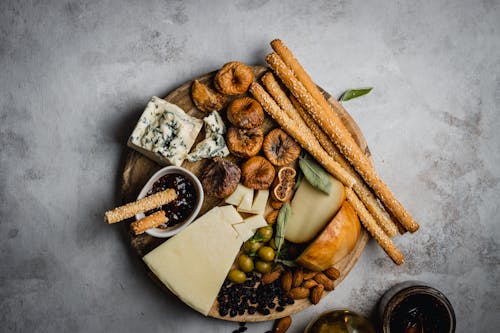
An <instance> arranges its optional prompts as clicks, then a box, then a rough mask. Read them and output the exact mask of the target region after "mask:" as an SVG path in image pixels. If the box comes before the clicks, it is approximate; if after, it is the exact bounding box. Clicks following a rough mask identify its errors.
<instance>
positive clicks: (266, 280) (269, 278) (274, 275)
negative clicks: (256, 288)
mask: <svg viewBox="0 0 500 333" xmlns="http://www.w3.org/2000/svg"><path fill="white" fill-rule="evenodd" d="M280 275H281V272H280V271H272V272H269V273H266V274H264V275H263V276H262V284H270V283H273V282H274V281H276V280H278V279H279V277H280Z"/></svg>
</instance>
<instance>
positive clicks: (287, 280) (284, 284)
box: [281, 271, 292, 292]
mask: <svg viewBox="0 0 500 333" xmlns="http://www.w3.org/2000/svg"><path fill="white" fill-rule="evenodd" d="M281 288H282V289H283V290H284V291H285V292H289V291H290V289H292V272H290V271H285V272H283V274H281Z"/></svg>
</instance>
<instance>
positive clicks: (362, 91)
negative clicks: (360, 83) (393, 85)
mask: <svg viewBox="0 0 500 333" xmlns="http://www.w3.org/2000/svg"><path fill="white" fill-rule="evenodd" d="M372 89H373V87H368V88H359V89H349V90H346V91H345V92H344V93H343V94H342V96H340V98H339V101H341V102H345V101H348V100H350V99H353V98H358V97H361V96H363V95H366V94H368V93H369V92H370V91H372Z"/></svg>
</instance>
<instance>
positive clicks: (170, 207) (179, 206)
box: [146, 173, 196, 229]
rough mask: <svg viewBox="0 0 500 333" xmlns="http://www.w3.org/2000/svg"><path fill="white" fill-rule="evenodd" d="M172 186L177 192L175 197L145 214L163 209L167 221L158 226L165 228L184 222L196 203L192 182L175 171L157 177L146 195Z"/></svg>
mask: <svg viewBox="0 0 500 333" xmlns="http://www.w3.org/2000/svg"><path fill="white" fill-rule="evenodd" d="M169 188H173V189H174V190H175V192H176V193H177V199H175V200H174V201H172V202H170V203H168V204H166V205H164V206H162V207H160V208H158V209H155V210H150V211H149V212H147V214H146V215H149V214H152V213H154V212H156V211H158V210H160V209H162V210H164V211H165V214H166V216H167V218H168V222H167V223H165V224H162V225H160V226H159V228H160V229H166V228H170V227H173V226H176V225H178V224H180V223H182V222H184V221H185V220H186V219H187V218H188V217H189V215H191V213H192V212H193V210H194V206H195V204H196V190H195V188H194V185H193V183H192V182H191V181H190V180H189V179H187V178H186V177H184V176H183V175H179V174H176V173H170V174H167V175H165V176H163V177H161V178H160V179H158V180H157V181H156V182H155V183H154V184H153V188H152V189H151V190H149V192H148V194H147V195H151V194H153V193H156V192H160V191H164V190H166V189H169Z"/></svg>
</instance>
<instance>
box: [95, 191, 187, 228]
mask: <svg viewBox="0 0 500 333" xmlns="http://www.w3.org/2000/svg"><path fill="white" fill-rule="evenodd" d="M176 198H177V193H175V190H173V189H167V190H165V191H161V192H157V193H155V194H152V195H150V196H147V197H145V198H143V199H140V200H137V201H134V202H131V203H128V204H126V205H124V206H120V207H117V208H115V209H113V210H110V211H107V212H106V213H105V214H104V221H106V222H108V223H109V224H111V223H116V222H120V221H123V220H125V219H128V218H130V217H132V216H134V215H136V214H139V213H144V212H147V211H148V210H151V209H154V208H158V207H160V206H163V205H166V204H168V203H169V202H171V201H173V200H175V199H176Z"/></svg>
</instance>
